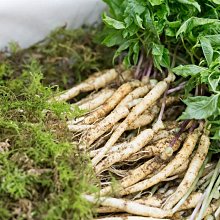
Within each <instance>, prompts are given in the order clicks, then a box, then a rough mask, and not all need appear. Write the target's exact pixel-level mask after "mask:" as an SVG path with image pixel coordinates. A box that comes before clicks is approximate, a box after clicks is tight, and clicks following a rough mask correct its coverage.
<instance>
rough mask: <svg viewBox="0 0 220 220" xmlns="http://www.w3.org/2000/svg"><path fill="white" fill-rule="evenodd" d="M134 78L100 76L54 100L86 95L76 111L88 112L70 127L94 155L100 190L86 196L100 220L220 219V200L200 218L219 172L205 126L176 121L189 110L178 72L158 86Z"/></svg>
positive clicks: (119, 72) (128, 73) (122, 73)
mask: <svg viewBox="0 0 220 220" xmlns="http://www.w3.org/2000/svg"><path fill="white" fill-rule="evenodd" d="M133 75H134V74H133V71H132V70H123V69H122V68H118V69H111V70H105V71H102V72H97V73H95V74H93V75H91V76H90V77H89V78H88V79H87V80H85V81H84V82H82V83H80V84H78V85H76V86H75V87H73V88H72V89H70V90H67V91H65V92H63V93H62V94H61V95H59V96H57V97H55V99H56V100H57V101H68V100H74V97H76V96H78V95H79V94H84V96H83V98H82V99H81V100H80V101H78V102H75V103H74V105H77V106H79V108H80V109H85V110H87V113H85V115H84V116H82V117H80V118H76V119H73V120H69V121H68V122H67V123H68V127H69V129H70V130H71V131H72V132H73V136H74V140H75V141H77V143H78V146H79V148H80V150H82V151H86V152H88V154H89V156H90V157H91V163H92V166H93V168H94V170H95V173H96V175H97V178H98V179H99V180H100V187H101V190H100V192H99V193H98V195H83V197H84V198H85V199H86V200H88V201H89V202H91V203H94V204H96V205H97V210H96V211H97V216H96V218H97V219H106V220H107V219H113V220H114V219H117V220H120V219H132V220H136V219H140V220H141V219H151V220H153V219H155V220H156V219H190V220H192V219H197V218H198V219H209V218H210V217H211V216H213V219H214V216H218V215H219V212H220V210H219V206H220V199H219V198H216V199H212V201H211V202H210V203H209V205H208V207H207V208H206V209H205V211H204V212H203V213H202V216H199V213H198V210H199V208H200V206H201V203H202V201H203V196H204V191H205V189H206V187H207V185H208V184H209V183H210V178H211V176H212V174H213V172H214V171H215V170H216V169H217V168H218V169H219V163H217V162H216V161H212V162H210V161H208V159H207V158H208V157H207V155H208V149H209V146H210V139H209V133H208V131H207V130H206V129H205V124H204V122H203V121H193V120H185V121H178V120H177V118H178V117H179V116H180V115H181V113H182V112H183V111H184V108H185V106H184V104H183V103H182V102H181V96H182V95H181V94H183V92H182V91H178V90H179V89H180V88H178V87H177V88H173V87H172V82H174V80H175V76H174V75H173V74H172V73H169V74H167V76H166V77H165V78H164V79H159V80H158V79H150V78H149V77H147V76H143V77H141V79H140V80H137V79H134V77H133Z"/></svg>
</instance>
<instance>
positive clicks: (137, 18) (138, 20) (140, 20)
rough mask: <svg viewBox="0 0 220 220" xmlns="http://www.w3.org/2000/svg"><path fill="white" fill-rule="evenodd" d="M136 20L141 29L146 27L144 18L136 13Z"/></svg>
mask: <svg viewBox="0 0 220 220" xmlns="http://www.w3.org/2000/svg"><path fill="white" fill-rule="evenodd" d="M135 21H136V22H137V25H138V26H139V27H140V28H141V29H144V27H143V19H142V18H141V17H140V16H139V15H136V16H135Z"/></svg>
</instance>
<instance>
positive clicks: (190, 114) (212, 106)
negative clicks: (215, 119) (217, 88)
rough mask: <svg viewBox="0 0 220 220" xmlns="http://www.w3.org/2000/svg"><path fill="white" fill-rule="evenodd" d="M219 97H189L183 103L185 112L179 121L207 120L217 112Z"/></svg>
mask: <svg viewBox="0 0 220 220" xmlns="http://www.w3.org/2000/svg"><path fill="white" fill-rule="evenodd" d="M218 99H219V95H212V96H210V97H207V96H196V97H189V98H187V99H186V100H184V101H183V102H184V103H185V104H186V105H187V107H186V110H185V111H184V112H183V114H182V115H181V116H180V117H179V119H197V120H198V119H207V118H208V117H210V116H212V115H213V114H215V112H216V111H217V105H218Z"/></svg>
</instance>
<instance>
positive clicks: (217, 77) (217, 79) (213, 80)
mask: <svg viewBox="0 0 220 220" xmlns="http://www.w3.org/2000/svg"><path fill="white" fill-rule="evenodd" d="M208 83H209V85H210V87H211V90H212V91H213V92H217V88H218V87H219V86H220V72H212V73H211V74H209V76H208Z"/></svg>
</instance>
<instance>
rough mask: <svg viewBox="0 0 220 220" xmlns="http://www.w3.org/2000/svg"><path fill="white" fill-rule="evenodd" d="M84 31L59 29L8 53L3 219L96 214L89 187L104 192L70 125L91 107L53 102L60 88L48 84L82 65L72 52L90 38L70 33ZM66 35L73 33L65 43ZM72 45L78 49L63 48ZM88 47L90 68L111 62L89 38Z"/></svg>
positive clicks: (4, 66) (0, 155)
mask: <svg viewBox="0 0 220 220" xmlns="http://www.w3.org/2000/svg"><path fill="white" fill-rule="evenodd" d="M62 30H63V29H62ZM78 32H79V30H76V31H75V32H74V31H73V30H69V31H68V30H63V32H61V29H59V31H56V32H53V33H52V35H50V36H49V37H48V38H47V40H46V41H47V42H45V41H44V42H42V43H41V44H39V45H35V46H33V47H31V48H29V49H25V50H18V51H16V50H17V48H15V47H14V51H13V54H11V55H8V54H5V53H2V54H1V56H0V104H1V109H0V137H1V139H0V197H1V201H0V219H4V220H5V219H48V220H50V219H53V220H56V219H57V220H58V219H91V218H92V215H93V213H92V212H93V210H92V209H91V205H90V204H89V203H88V202H87V201H86V200H84V199H83V198H82V197H81V194H82V193H86V192H87V193H92V192H95V191H96V188H95V187H94V185H95V181H96V179H95V175H93V170H92V167H91V166H90V165H89V164H90V163H89V159H88V158H87V155H84V154H82V153H79V150H78V148H77V146H76V145H74V144H73V139H72V134H71V133H70V132H69V130H68V128H67V126H66V119H67V118H73V117H77V116H80V115H82V114H83V113H84V112H82V111H81V110H80V109H79V108H77V107H73V106H72V107H71V105H70V104H68V103H65V102H63V103H60V102H59V103H57V102H48V99H49V98H51V96H52V95H53V94H54V93H55V90H56V89H57V87H54V86H49V85H47V86H45V84H46V83H48V84H50V85H53V84H54V82H56V81H60V80H62V78H61V77H62V76H61V74H59V73H61V72H62V71H61V70H63V68H64V67H68V73H69V72H71V74H74V73H72V70H73V69H75V70H76V69H77V68H79V69H80V67H79V66H76V65H74V64H73V63H70V60H71V57H70V54H71V53H70V52H69V50H70V49H71V50H72V51H74V52H75V53H72V58H73V56H76V54H77V49H76V50H75V49H74V48H75V47H76V45H80V43H79V41H81V40H82V39H81V38H79V39H78V40H79V41H77V39H75V41H74V43H73V42H72V41H71V42H70V38H71V36H72V37H74V36H75V35H77V36H78ZM81 32H83V30H80V33H81ZM84 33H85V32H84ZM81 36H83V38H86V36H88V35H87V34H86V36H84V35H82V33H81ZM55 39H57V41H56V40H55ZM62 39H69V41H68V40H66V41H64V42H63V47H61V45H60V44H61V42H60V41H61V40H62ZM77 42H78V44H77ZM88 44H90V43H89V40H88ZM13 45H14V44H13ZM94 45H95V44H94ZM68 46H69V47H70V46H71V48H67V49H63V48H64V47H65V48H66V47H68ZM61 48H62V49H61ZM81 52H82V53H81V54H79V55H78V57H79V58H80V57H81V58H83V57H87V56H88V60H87V61H88V63H86V61H85V64H88V66H87V67H86V66H85V68H86V69H87V73H89V72H90V71H91V70H92V69H93V68H95V69H96V68H98V67H101V66H103V63H102V62H101V61H103V59H101V60H99V58H98V57H99V56H98V57H97V56H96V55H95V54H94V57H93V58H92V57H91V56H90V55H91V51H90V50H89V47H87V46H86V45H84V47H83V49H82V51H81ZM94 53H95V52H94ZM39 56H40V59H38V61H36V59H35V58H38V57H39ZM58 57H59V58H58ZM101 57H104V56H101ZM52 58H54V59H56V60H57V62H55V61H54V62H53V61H52V60H50V59H52ZM90 58H92V59H94V60H93V61H91V62H94V64H95V66H94V65H93V64H92V63H91V62H90V61H89V60H90ZM47 59H49V60H47ZM63 59H67V60H69V62H68V63H67V64H65V65H64V66H62V65H61V64H62V62H61V63H59V61H58V60H63ZM98 60H99V61H100V62H98ZM82 62H83V59H82ZM82 62H78V63H77V64H80V65H82ZM96 62H98V63H96ZM40 63H41V64H43V66H42V65H40ZM56 64H57V65H58V66H59V68H57V65H56ZM103 68H105V67H103ZM53 71H54V73H53V77H51V74H52V72H53ZM55 73H56V74H55ZM55 75H56V78H54V77H55ZM71 76H72V75H69V78H71ZM74 77H76V76H73V78H74ZM83 77H84V76H83ZM42 82H44V85H43V84H42ZM79 171H80V172H79Z"/></svg>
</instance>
